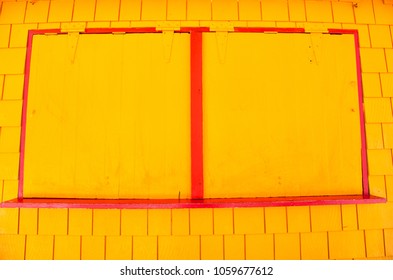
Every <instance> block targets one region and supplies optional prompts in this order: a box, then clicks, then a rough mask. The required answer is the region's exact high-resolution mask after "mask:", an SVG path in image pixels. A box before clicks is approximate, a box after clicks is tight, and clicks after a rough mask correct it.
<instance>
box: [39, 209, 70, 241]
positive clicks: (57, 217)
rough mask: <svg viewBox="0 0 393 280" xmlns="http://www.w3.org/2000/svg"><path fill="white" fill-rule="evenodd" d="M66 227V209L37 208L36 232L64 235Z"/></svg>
mask: <svg viewBox="0 0 393 280" xmlns="http://www.w3.org/2000/svg"><path fill="white" fill-rule="evenodd" d="M67 229H68V209H60V208H40V209H39V210H38V234H45V235H49V234H60V235H66V234H67Z"/></svg>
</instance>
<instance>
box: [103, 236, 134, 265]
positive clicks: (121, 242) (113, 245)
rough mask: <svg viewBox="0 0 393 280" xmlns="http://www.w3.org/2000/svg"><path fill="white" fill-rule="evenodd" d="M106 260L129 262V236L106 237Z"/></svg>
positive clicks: (130, 250) (130, 252)
mask: <svg viewBox="0 0 393 280" xmlns="http://www.w3.org/2000/svg"><path fill="white" fill-rule="evenodd" d="M105 259H106V260H131V259H132V237H131V236H107V237H106V245H105Z"/></svg>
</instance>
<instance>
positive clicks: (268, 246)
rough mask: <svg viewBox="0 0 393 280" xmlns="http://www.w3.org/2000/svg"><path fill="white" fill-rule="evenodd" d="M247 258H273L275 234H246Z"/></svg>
mask: <svg viewBox="0 0 393 280" xmlns="http://www.w3.org/2000/svg"><path fill="white" fill-rule="evenodd" d="M245 238H246V260H273V259H274V236H273V234H255V235H254V234H246V237H245Z"/></svg>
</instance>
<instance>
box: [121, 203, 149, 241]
mask: <svg viewBox="0 0 393 280" xmlns="http://www.w3.org/2000/svg"><path fill="white" fill-rule="evenodd" d="M121 234H122V235H147V210H146V209H124V210H122V211H121Z"/></svg>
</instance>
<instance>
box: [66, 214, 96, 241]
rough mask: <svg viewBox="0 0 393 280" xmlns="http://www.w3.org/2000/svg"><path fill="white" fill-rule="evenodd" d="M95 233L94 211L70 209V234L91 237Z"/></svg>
mask: <svg viewBox="0 0 393 280" xmlns="http://www.w3.org/2000/svg"><path fill="white" fill-rule="evenodd" d="M92 232H93V210H91V209H69V210H68V234H69V235H91V234H92Z"/></svg>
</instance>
